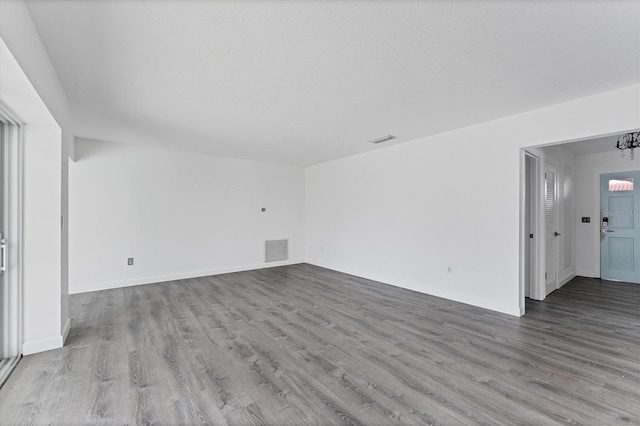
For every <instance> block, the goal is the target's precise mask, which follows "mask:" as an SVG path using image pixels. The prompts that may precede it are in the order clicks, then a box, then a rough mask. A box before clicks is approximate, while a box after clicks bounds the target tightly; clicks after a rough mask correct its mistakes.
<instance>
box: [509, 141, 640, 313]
mask: <svg viewBox="0 0 640 426" xmlns="http://www.w3.org/2000/svg"><path fill="white" fill-rule="evenodd" d="M636 131H637V129H630V130H626V131H621V132H620V133H615V134H611V135H606V136H601V137H597V138H593V139H587V140H580V141H574V142H564V143H558V144H554V145H546V146H535V147H528V148H524V149H522V154H521V175H520V176H521V185H520V191H521V215H520V220H521V222H520V223H521V231H522V232H521V246H520V262H521V268H520V270H521V277H520V278H521V285H520V289H521V292H520V300H521V311H522V312H523V314H524V309H525V300H526V299H527V298H528V299H531V300H540V301H541V300H544V299H545V298H546V297H547V295H549V294H550V293H551V292H554V291H556V290H558V289H560V288H561V287H562V286H564V285H565V284H566V283H568V282H570V281H572V280H573V279H574V278H576V277H585V278H595V279H603V280H611V281H613V280H616V281H624V282H631V283H634V282H636V283H637V282H638V281H640V234H638V233H640V210H639V209H640V199H639V198H640V195H637V194H640V156H639V155H636V156H635V158H633V157H631V156H630V155H629V152H628V150H627V153H626V155H625V156H623V155H621V154H622V153H621V149H620V148H618V144H617V140H618V138H620V137H621V136H622V135H624V134H626V133H628V132H636ZM613 215H615V217H612V216H613ZM536 227H537V228H536ZM531 231H533V232H531ZM532 234H533V235H532ZM531 237H533V238H531ZM536 237H538V238H536ZM612 268H613V269H616V274H617V275H615V276H614V275H611V269H612ZM603 283H604V282H603ZM526 303H528V302H526Z"/></svg>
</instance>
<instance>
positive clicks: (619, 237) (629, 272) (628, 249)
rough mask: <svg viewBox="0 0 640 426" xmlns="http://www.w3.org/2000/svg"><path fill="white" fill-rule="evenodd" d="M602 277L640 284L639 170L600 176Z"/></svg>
mask: <svg viewBox="0 0 640 426" xmlns="http://www.w3.org/2000/svg"><path fill="white" fill-rule="evenodd" d="M600 276H601V277H602V279H604V280H613V281H627V282H633V283H640V171H635V172H625V173H609V174H605V175H601V176H600Z"/></svg>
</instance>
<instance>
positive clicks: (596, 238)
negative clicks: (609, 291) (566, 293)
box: [592, 155, 640, 278]
mask: <svg viewBox="0 0 640 426" xmlns="http://www.w3.org/2000/svg"><path fill="white" fill-rule="evenodd" d="M636 162H638V163H640V155H639V156H638V157H637V160H634V161H631V160H629V166H628V167H625V166H623V167H616V168H613V167H609V168H603V169H597V170H596V171H595V173H594V176H593V182H594V185H595V186H594V188H595V193H594V194H593V195H594V197H595V198H594V201H595V202H594V203H593V216H592V217H593V218H594V219H597V220H596V221H595V223H596V225H598V226H597V227H596V232H594V233H593V236H592V238H593V269H594V270H593V274H594V276H595V277H597V278H602V271H601V270H600V256H601V253H600V199H601V196H602V193H601V192H600V189H601V188H600V176H601V175H605V174H608V173H624V172H635V171H638V170H639V169H640V164H636Z"/></svg>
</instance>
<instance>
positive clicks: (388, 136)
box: [369, 135, 396, 144]
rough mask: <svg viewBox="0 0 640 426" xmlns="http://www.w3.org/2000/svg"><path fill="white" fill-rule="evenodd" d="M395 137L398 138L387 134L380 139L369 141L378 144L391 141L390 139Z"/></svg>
mask: <svg viewBox="0 0 640 426" xmlns="http://www.w3.org/2000/svg"><path fill="white" fill-rule="evenodd" d="M393 139H396V136H393V135H387V136H383V137H381V138H378V139H374V140H372V141H369V142H370V143H375V144H378V143H382V142H387V141H390V140H393Z"/></svg>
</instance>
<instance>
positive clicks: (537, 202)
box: [520, 148, 545, 315]
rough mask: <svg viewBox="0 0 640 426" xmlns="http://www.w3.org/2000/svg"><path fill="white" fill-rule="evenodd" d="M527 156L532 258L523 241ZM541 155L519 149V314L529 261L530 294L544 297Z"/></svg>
mask: <svg viewBox="0 0 640 426" xmlns="http://www.w3.org/2000/svg"><path fill="white" fill-rule="evenodd" d="M527 158H529V159H531V161H532V165H533V173H532V175H533V179H534V182H533V197H532V201H533V206H531V211H530V214H531V219H530V220H531V230H532V233H533V244H532V247H531V257H530V258H527V256H526V252H527V250H526V244H527V243H529V241H528V240H529V236H528V235H525V229H526V225H525V215H526V207H527V203H526V190H527V179H528V176H527V171H526V159H527ZM543 158H544V157H543V155H542V153H541V152H539V151H538V150H537V149H535V148H526V149H525V148H523V149H521V150H520V314H521V315H524V313H525V288H524V286H525V283H526V282H527V277H526V276H525V274H526V271H527V268H526V265H527V262H530V263H531V264H530V268H531V269H530V270H531V274H532V279H531V284H532V285H531V287H530V289H529V291H530V294H529V297H530V298H531V299H534V300H543V299H544V298H545V293H544V288H545V282H544V263H543V262H542V261H541V260H542V259H544V254H545V242H544V234H541V233H542V232H544V211H543V209H544V191H543V188H542V185H543V178H542V177H543V176H544V161H543Z"/></svg>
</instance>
